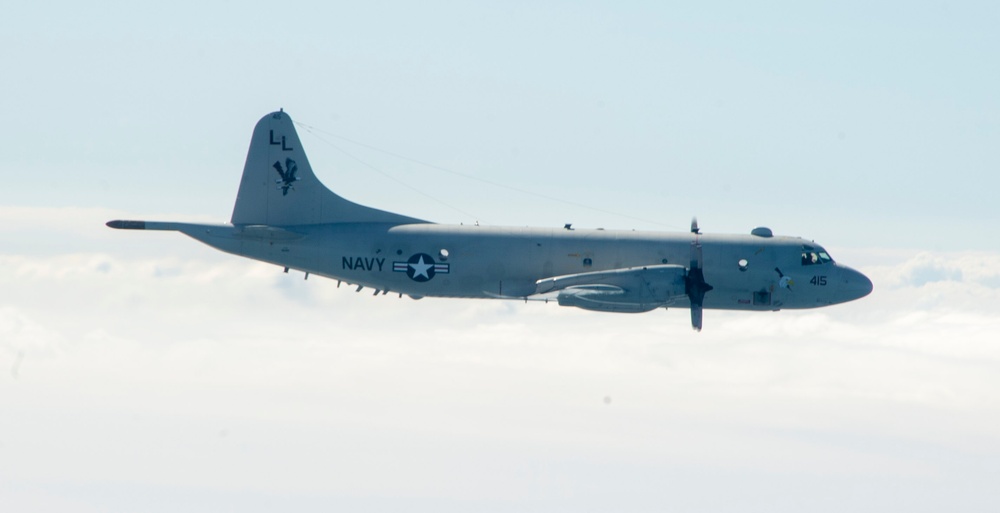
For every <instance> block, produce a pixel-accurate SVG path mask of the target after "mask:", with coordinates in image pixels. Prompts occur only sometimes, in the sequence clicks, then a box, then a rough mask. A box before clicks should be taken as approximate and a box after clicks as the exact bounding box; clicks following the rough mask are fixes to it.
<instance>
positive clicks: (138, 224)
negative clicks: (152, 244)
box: [105, 219, 146, 230]
mask: <svg viewBox="0 0 1000 513" xmlns="http://www.w3.org/2000/svg"><path fill="white" fill-rule="evenodd" d="M105 224H107V225H108V228H114V229H116V230H145V229H146V221H122V220H120V219H116V220H114V221H108V222H107V223H105Z"/></svg>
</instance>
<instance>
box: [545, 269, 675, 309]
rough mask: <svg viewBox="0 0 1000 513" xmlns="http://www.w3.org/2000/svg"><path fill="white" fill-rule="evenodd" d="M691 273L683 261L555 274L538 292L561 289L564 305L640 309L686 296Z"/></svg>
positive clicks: (589, 307)
mask: <svg viewBox="0 0 1000 513" xmlns="http://www.w3.org/2000/svg"><path fill="white" fill-rule="evenodd" d="M687 274H688V271H687V269H685V268H684V267H683V266H680V265H671V264H667V265H650V266H645V267H629V268H625V269H612V270H608V271H595V272H589V273H579V274H568V275H565V276H555V277H552V278H545V279H542V280H538V281H537V282H535V286H536V293H537V294H550V293H557V294H558V295H557V296H556V298H557V300H558V302H559V304H560V305H561V306H575V307H577V308H583V309H585V310H597V311H601V312H629V313H638V312H648V311H650V310H654V309H656V308H660V307H663V306H667V305H669V304H671V303H673V302H674V301H676V300H677V299H680V298H684V297H686V293H685V283H686V281H685V279H686V277H687Z"/></svg>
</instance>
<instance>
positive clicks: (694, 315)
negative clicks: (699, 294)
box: [691, 305, 704, 331]
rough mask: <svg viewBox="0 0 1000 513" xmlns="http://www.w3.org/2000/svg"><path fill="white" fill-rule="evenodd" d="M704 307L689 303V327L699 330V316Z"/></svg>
mask: <svg viewBox="0 0 1000 513" xmlns="http://www.w3.org/2000/svg"><path fill="white" fill-rule="evenodd" d="M703 311H704V309H703V308H702V307H701V305H698V306H695V305H691V327H692V328H694V330H695V331H701V317H702V312H703Z"/></svg>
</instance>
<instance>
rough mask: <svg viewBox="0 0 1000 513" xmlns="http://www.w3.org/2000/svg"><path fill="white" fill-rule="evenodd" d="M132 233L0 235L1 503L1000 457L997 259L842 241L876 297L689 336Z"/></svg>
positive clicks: (937, 493)
mask: <svg viewBox="0 0 1000 513" xmlns="http://www.w3.org/2000/svg"><path fill="white" fill-rule="evenodd" d="M57 217H58V216H57ZM77 217H78V218H85V217H93V218H96V217H102V218H103V213H100V214H95V213H93V212H91V213H87V212H83V213H80V215H79V216H77ZM90 224H91V223H90V222H89V221H87V222H81V223H80V225H79V226H76V225H74V224H72V223H71V224H70V225H69V228H68V230H75V229H77V228H80V227H87V226H90ZM51 226H52V227H53V228H52V230H53V231H52V232H49V233H47V234H46V236H51V237H59V236H61V235H65V233H64V232H62V231H60V230H56V229H55V228H54V227H56V226H60V224H59V222H58V221H53V224H52V225H51ZM99 228H100V229H103V230H106V231H108V232H111V233H113V234H115V235H117V236H121V237H124V235H123V234H121V233H120V232H112V231H111V230H107V229H106V228H104V227H103V226H100V225H99ZM128 235H135V234H128ZM143 235H146V234H143ZM154 235H159V236H162V241H160V242H155V244H157V245H160V247H161V248H170V251H162V254H156V253H154V252H152V251H150V250H148V249H143V250H142V251H141V252H140V253H129V252H125V253H124V254H119V253H118V252H117V250H115V251H111V250H109V247H108V246H107V245H106V244H107V242H101V243H99V244H95V245H94V246H87V245H83V246H84V247H83V248H82V249H81V248H76V247H74V248H73V250H72V251H66V248H65V247H64V248H63V250H62V251H55V250H53V251H51V252H50V254H40V255H39V254H34V253H32V252H31V251H23V252H7V253H6V254H4V255H0V288H2V290H3V291H4V296H3V300H2V301H0V336H2V340H0V359H2V361H0V368H5V369H12V368H13V367H14V365H15V364H16V365H17V366H18V371H17V373H16V376H15V375H14V374H11V373H7V374H5V375H3V376H2V377H0V380H4V382H5V383H6V384H4V385H3V390H4V393H3V394H2V395H0V409H2V411H4V412H5V414H4V416H3V418H2V420H0V476H3V478H4V479H5V480H7V481H8V482H10V483H13V485H11V486H16V487H17V489H18V490H33V491H31V492H24V491H21V492H15V491H12V489H10V488H8V489H0V496H6V498H7V501H5V502H7V503H12V504H21V505H24V504H27V503H29V502H34V501H35V500H36V499H38V500H48V501H56V502H58V499H59V498H60V497H63V498H65V497H69V498H73V499H74V500H76V501H77V502H76V503H75V504H76V505H78V506H82V507H81V508H74V509H86V507H92V508H93V507H95V506H94V505H95V504H100V499H99V497H100V494H99V493H98V492H96V491H95V490H109V491H107V492H106V493H105V496H109V497H113V498H115V500H118V501H120V502H121V505H122V506H121V507H120V508H111V509H130V507H135V506H136V505H137V504H147V503H146V502H136V500H135V499H130V498H129V495H128V494H130V493H136V494H139V495H142V496H143V497H154V498H157V500H158V501H162V502H159V503H160V504H164V505H165V506H164V507H163V509H176V506H178V505H179V504H180V503H179V502H178V499H172V497H184V496H186V494H195V495H197V494H203V496H204V497H208V498H209V499H205V500H203V501H200V502H199V501H195V502H196V503H197V504H200V505H201V507H200V509H206V510H208V509H213V508H212V507H211V506H210V505H209V504H212V501H213V500H214V501H224V502H225V501H228V502H231V503H233V504H238V505H239V506H240V507H241V509H246V510H255V509H268V508H267V507H266V506H265V504H266V503H267V500H265V498H268V497H269V498H271V499H272V500H281V501H283V503H294V504H302V505H303V506H304V507H303V509H322V508H324V507H333V506H343V505H345V504H369V505H374V506H372V509H397V508H396V506H398V505H399V503H397V502H394V500H395V499H392V498H401V499H399V500H400V501H407V502H410V503H413V504H416V505H417V506H415V507H416V509H434V510H442V509H444V510H458V509H461V510H467V509H489V507H490V505H493V504H496V503H498V502H497V501H501V502H499V503H500V504H506V505H508V506H509V508H507V507H500V508H499V509H519V510H523V509H527V510H531V509H535V510H551V509H575V510H576V509H583V510H586V509H600V510H606V509H608V508H613V506H615V505H617V506H619V507H621V508H623V509H648V507H649V505H650V504H661V503H664V501H671V500H672V501H674V503H676V504H681V505H684V504H687V505H690V506H691V508H692V509H700V508H699V507H698V505H699V504H703V502H699V501H703V500H708V502H709V503H710V504H712V505H713V507H711V508H710V509H717V510H740V509H743V506H746V505H747V504H750V505H755V504H756V505H761V506H762V505H764V504H768V497H770V496H772V495H775V494H778V495H781V494H803V493H805V494H807V495H817V494H818V495H822V494H824V493H826V492H825V491H828V490H829V487H830V486H835V487H836V488H838V489H841V488H843V487H846V488H854V489H866V490H867V488H865V487H867V486H868V485H867V484H866V483H871V482H880V483H891V484H893V486H896V487H899V486H904V487H910V488H912V489H913V490H915V491H913V492H911V493H912V494H915V496H919V497H922V498H923V502H922V503H921V505H919V506H921V507H917V508H915V509H921V508H922V507H926V509H936V508H935V506H940V505H942V504H944V502H945V499H946V498H951V497H952V496H953V495H954V494H957V493H960V492H962V493H966V495H965V496H969V495H968V493H967V492H968V489H967V488H963V487H968V486H978V485H983V486H985V485H986V483H987V482H988V481H989V479H988V477H987V476H988V475H987V474H983V473H982V472H981V466H982V462H983V460H984V458H995V457H996V456H997V455H998V452H1000V437H998V436H997V433H996V431H995V429H994V426H996V425H997V422H998V421H1000V398H998V394H997V393H996V390H1000V377H998V376H1000V372H998V371H1000V348H998V347H997V345H996V343H995V338H996V333H998V332H1000V326H998V318H1000V316H998V315H997V313H998V311H997V310H998V307H997V306H995V305H997V302H996V300H997V299H998V295H1000V290H997V289H996V288H994V287H991V286H990V285H989V284H988V281H989V279H990V277H991V276H994V275H993V274H992V273H991V265H992V262H996V261H998V259H1000V256H998V255H992V254H983V253H954V254H939V253H925V254H920V255H906V254H901V253H892V254H890V253H889V252H879V251H868V252H864V251H860V252H858V253H857V256H856V257H855V260H854V261H851V262H848V263H850V264H852V265H855V266H856V267H858V268H860V269H861V270H863V271H864V272H866V273H868V274H869V275H870V276H871V277H872V278H873V280H874V282H875V285H876V291H875V293H874V294H873V295H872V296H870V297H868V298H865V299H863V300H861V301H858V302H855V303H850V304H847V305H842V306H837V307H832V308H827V309H822V310H812V311H801V312H792V311H788V312H778V313H760V314H755V313H739V312H717V311H710V312H708V313H707V314H706V329H705V331H704V332H702V333H700V334H699V333H693V332H692V331H691V329H690V327H689V326H688V316H687V312H686V311H682V310H671V311H667V312H653V313H649V314H644V315H612V314H607V315H605V314H599V313H590V312H584V311H579V310H574V309H564V308H560V307H558V306H556V305H554V304H549V305H544V304H537V303H531V304H524V303H519V302H495V301H471V300H468V301H463V300H433V299H426V300H422V301H412V300H410V299H408V298H403V299H398V298H396V297H395V296H394V295H390V296H378V297H372V296H371V294H369V293H368V291H363V292H361V293H355V292H353V289H350V288H347V287H343V288H339V289H338V288H337V287H336V283H335V282H333V281H330V280H324V279H319V278H311V279H310V280H308V281H305V280H302V277H301V274H299V275H296V274H295V273H291V274H287V275H286V274H283V273H282V272H281V270H280V268H277V267H275V266H270V265H265V264H260V263H254V262H250V261H246V260H241V259H238V258H236V257H232V256H229V255H224V254H221V253H215V252H211V251H203V252H198V251H194V250H191V249H189V247H190V246H195V247H196V246H197V243H195V242H194V241H190V240H188V239H184V238H179V237H176V236H171V235H170V234H154ZM36 236H37V235H36ZM140 238H143V237H140ZM143 239H144V240H143V241H141V242H138V244H140V245H143V244H145V238H143ZM128 240H130V241H131V242H129V243H130V244H137V240H138V239H136V238H134V237H130V238H128ZM149 240H153V238H152V237H150V238H149ZM119 243H120V242H119ZM174 247H177V248H181V249H180V250H179V251H178V252H177V253H173V252H172V249H173V248H174ZM158 251H161V250H158ZM869 263H870V265H869ZM921 269H932V270H933V269H936V270H938V271H935V272H937V273H938V274H936V276H938V277H942V279H936V280H922V279H920V276H925V277H926V276H927V275H926V274H925V275H921V272H922V271H920V270H921ZM960 482H965V483H966V484H965V485H962V484H958V483H960ZM67 483H76V484H77V487H76V488H74V487H73V486H70V485H67ZM830 483H836V485H831V484H830ZM970 483H971V484H970ZM248 489H252V490H255V492H253V493H251V494H246V493H245V490H248ZM719 489H727V490H729V491H730V492H729V494H728V495H727V497H729V498H728V499H726V498H722V497H718V496H716V495H714V494H716V493H717V492H718V490H719ZM889 489H892V487H891V486H890V487H889ZM983 493H985V492H979V495H978V497H979V499H982V500H986V499H985V497H986V496H985V495H983ZM94 494H97V495H94ZM705 497H713V498H712V499H704V498H705ZM971 497H973V498H970V499H969V500H970V501H972V500H978V499H975V497H976V496H975V493H973V495H972V496H971ZM866 498H867V499H866V500H867V502H866V503H865V504H869V505H870V506H869V509H871V510H882V509H886V507H888V506H891V505H893V504H895V502H894V500H895V499H894V497H893V495H892V494H890V493H889V492H883V491H879V490H878V489H874V488H873V489H872V490H868V492H867V495H866ZM18 500H19V501H21V502H20V503H19V502H17V501H18ZM10 501H14V502H10ZM352 501H355V502H352ZM357 501H360V502H357ZM414 501H416V502H414ZM228 502H227V503H228ZM831 504H834V505H839V506H841V507H846V506H853V507H854V509H858V508H857V506H858V504H857V503H853V502H850V501H848V500H846V499H845V500H842V501H833V502H832V503H831ZM171 506H174V507H171ZM195 509H199V508H197V507H196V508H195ZM778 509H781V508H778ZM785 509H788V510H792V509H795V508H794V507H791V506H790V507H788V508H785ZM820 509H822V508H820ZM860 509H865V508H864V507H861V508H860Z"/></svg>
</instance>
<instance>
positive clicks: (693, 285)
mask: <svg viewBox="0 0 1000 513" xmlns="http://www.w3.org/2000/svg"><path fill="white" fill-rule="evenodd" d="M691 233H693V234H694V235H695V237H694V240H693V241H691V267H689V268H688V272H687V276H685V277H684V293H685V294H687V296H688V300H690V302H691V327H692V328H694V329H695V331H701V320H702V312H703V311H704V308H702V306H703V305H704V304H705V293H706V292H709V291H711V290H712V289H713V288H714V287H712V286H711V285H709V284H708V283H706V282H705V272H704V271H703V270H702V268H703V264H704V259H703V258H702V254H701V241H700V240H698V235H700V234H701V230H699V229H698V219H697V218H694V219H691Z"/></svg>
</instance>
